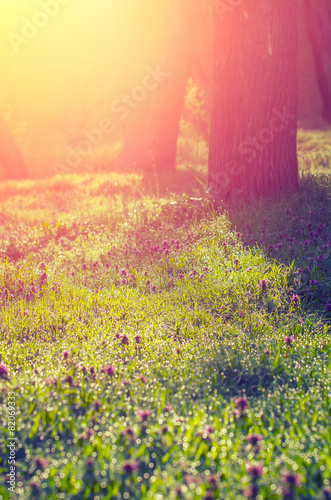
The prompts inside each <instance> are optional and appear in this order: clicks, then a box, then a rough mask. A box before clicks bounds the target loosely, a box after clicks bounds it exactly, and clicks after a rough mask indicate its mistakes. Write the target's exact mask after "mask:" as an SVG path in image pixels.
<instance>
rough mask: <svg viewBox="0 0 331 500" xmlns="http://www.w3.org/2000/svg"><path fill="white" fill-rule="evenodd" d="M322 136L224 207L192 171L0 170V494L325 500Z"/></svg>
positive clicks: (327, 270) (326, 209)
mask: <svg viewBox="0 0 331 500" xmlns="http://www.w3.org/2000/svg"><path fill="white" fill-rule="evenodd" d="M329 136H330V133H329V132H304V131H300V133H299V154H300V168H301V173H302V179H301V187H300V193H296V194H294V195H293V196H290V197H287V198H284V199H281V200H278V201H277V202H276V203H273V204H271V203H267V202H265V203H260V204H257V205H256V206H254V207H245V208H243V209H242V210H240V211H235V210H231V209H227V208H226V207H219V208H217V209H215V207H214V206H213V205H212V204H211V203H210V201H209V200H208V198H206V197H204V196H202V192H203V187H202V184H203V183H204V182H205V172H204V171H203V169H202V170H200V171H199V172H198V173H197V172H188V171H187V170H185V169H181V170H180V172H179V174H178V179H177V180H175V181H174V180H172V181H171V182H170V180H169V179H168V180H167V179H163V180H162V181H157V180H156V179H149V180H148V181H146V179H145V180H144V179H142V178H141V177H140V176H139V175H119V174H95V175H92V174H82V175H68V176H64V177H62V178H61V177H56V178H53V179H48V180H40V181H26V182H22V183H6V184H2V185H0V245H1V246H0V257H1V264H0V266H1V267H0V269H1V271H0V307H1V323H0V356H1V362H0V391H1V392H0V395H1V400H2V404H1V410H0V413H1V426H2V427H1V437H2V440H1V444H0V457H1V458H0V471H1V477H0V499H1V500H7V499H9V498H11V497H12V498H20V499H24V500H25V499H40V500H46V499H47V500H50V499H54V500H55V499H64V500H67V499H75V500H80V499H82V500H83V499H86V500H87V499H88V500H92V499H93V500H101V499H137V500H140V499H148V498H153V499H156V500H162V499H164V500H171V499H177V498H183V499H192V500H193V499H203V498H204V499H242V498H251V499H253V498H254V499H257V500H262V499H268V500H272V499H279V498H284V499H285V498H287V499H296V498H298V499H320V500H322V499H329V498H331V489H330V487H331V485H330V481H331V477H330V470H331V453H330V452H331V449H330V443H331V425H330V424H331V389H330V387H331V385H330V384H331V360H330V348H331V339H330V319H331V251H330V248H331V231H330V225H331V200H330V194H331V183H330V156H329V155H330V145H329V144H330V141H329V140H328V139H329ZM196 176H197V177H198V178H199V181H198V180H196ZM183 185H185V189H183ZM14 414H15V418H16V421H15V423H14V424H11V422H13V420H14V419H13V418H11V417H12V416H13V415H14ZM13 437H15V438H17V440H16V441H15V443H16V446H14V447H12V450H13V451H12V452H11V448H10V447H9V446H8V444H9V443H10V442H12V441H11V439H12V438H13ZM14 448H15V449H14ZM11 453H12V454H11ZM10 454H11V455H10ZM10 457H11V458H12V459H14V460H15V462H14V465H13V467H15V469H12V470H14V472H15V476H14V474H13V475H12V478H14V477H15V479H14V480H13V481H14V489H15V491H16V492H17V495H15V494H11V492H10V491H9V489H8V488H9V487H10V483H7V481H9V480H10V477H9V476H7V475H6V474H8V473H9V464H8V459H9V458H10Z"/></svg>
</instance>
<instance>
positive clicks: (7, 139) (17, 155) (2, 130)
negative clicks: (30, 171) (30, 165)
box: [0, 118, 27, 179]
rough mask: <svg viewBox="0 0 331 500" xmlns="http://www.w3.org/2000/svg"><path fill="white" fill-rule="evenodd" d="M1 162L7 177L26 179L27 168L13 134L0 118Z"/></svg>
mask: <svg viewBox="0 0 331 500" xmlns="http://www.w3.org/2000/svg"><path fill="white" fill-rule="evenodd" d="M0 163H1V165H2V168H3V171H4V175H5V179H24V178H26V177H27V168H26V164H25V162H24V160H23V157H22V155H21V152H20V150H19V148H18V146H17V144H16V141H15V139H14V136H13V134H12V133H11V131H10V130H9V128H8V126H7V125H6V123H5V122H4V121H3V120H2V119H1V118H0Z"/></svg>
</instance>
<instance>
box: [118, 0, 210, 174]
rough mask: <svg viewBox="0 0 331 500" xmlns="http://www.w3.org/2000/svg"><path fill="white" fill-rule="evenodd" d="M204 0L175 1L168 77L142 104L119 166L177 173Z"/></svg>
mask: <svg viewBox="0 0 331 500" xmlns="http://www.w3.org/2000/svg"><path fill="white" fill-rule="evenodd" d="M200 6H201V0H175V1H174V2H170V7H171V8H172V9H173V13H172V16H171V23H170V26H169V31H168V36H167V43H166V49H165V52H164V54H163V57H162V58H161V61H160V68H161V70H162V71H163V72H165V73H168V77H167V78H166V79H165V80H164V81H163V82H162V83H160V85H159V86H158V87H157V89H156V90H155V92H154V94H153V96H152V99H151V102H150V103H149V104H148V107H147V110H146V106H142V107H141V110H140V112H138V114H137V115H136V116H135V118H134V120H133V121H132V122H131V124H130V125H129V127H128V131H127V134H126V137H125V143H124V147H123V151H122V154H121V155H120V157H119V158H118V160H117V161H116V162H115V165H114V166H115V168H116V167H117V168H122V167H125V166H127V167H129V168H130V167H132V165H135V166H136V168H138V169H142V170H151V169H152V168H153V169H155V170H156V172H158V173H161V172H165V171H167V172H174V170H175V168H176V151H177V138H178V133H179V126H180V117H181V113H182V108H183V104H184V99H185V93H186V87H187V82H188V78H189V75H190V72H191V68H192V63H193V59H194V40H195V35H196V32H197V28H198V26H199V12H200Z"/></svg>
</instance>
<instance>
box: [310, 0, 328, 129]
mask: <svg viewBox="0 0 331 500" xmlns="http://www.w3.org/2000/svg"><path fill="white" fill-rule="evenodd" d="M304 6H305V16H306V25H307V31H308V36H309V40H310V44H311V48H312V51H313V57H314V63H315V71H316V77H317V83H318V86H319V89H320V93H321V97H322V105H323V109H322V116H323V119H324V121H325V122H327V123H331V90H330V86H329V82H328V77H327V71H326V68H325V64H324V56H323V47H324V48H327V49H328V52H329V54H330V53H331V52H330V51H331V46H329V47H328V46H327V42H331V6H330V4H329V3H328V2H327V0H304Z"/></svg>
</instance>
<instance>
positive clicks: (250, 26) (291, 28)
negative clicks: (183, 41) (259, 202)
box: [209, 0, 298, 201]
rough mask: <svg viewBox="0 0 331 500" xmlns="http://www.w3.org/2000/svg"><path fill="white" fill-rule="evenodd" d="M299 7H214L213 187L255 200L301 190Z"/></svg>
mask: <svg viewBox="0 0 331 500" xmlns="http://www.w3.org/2000/svg"><path fill="white" fill-rule="evenodd" d="M297 79H298V72H297V4H296V0H291V1H290V2H289V1H288V0H263V2H262V1H260V2H255V1H254V2H252V1H251V0H242V1H241V2H239V3H237V6H235V7H233V6H232V7H230V6H225V4H224V2H223V1H221V0H219V1H217V0H216V1H215V4H214V91H213V104H212V120H211V132H210V149H209V187H210V191H211V193H213V194H214V195H215V196H217V197H220V198H223V199H224V198H228V197H234V198H237V197H240V198H243V199H246V200H247V201H248V200H251V199H254V198H255V199H256V198H259V197H269V196H273V195H274V194H277V193H280V192H282V191H285V190H287V189H296V188H297V187H298V161H297V152H296V135H297V98H298V84H297Z"/></svg>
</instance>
